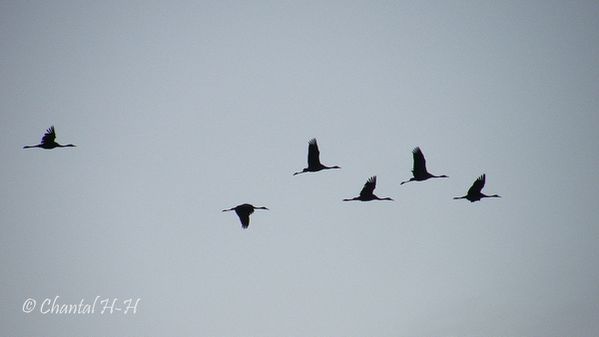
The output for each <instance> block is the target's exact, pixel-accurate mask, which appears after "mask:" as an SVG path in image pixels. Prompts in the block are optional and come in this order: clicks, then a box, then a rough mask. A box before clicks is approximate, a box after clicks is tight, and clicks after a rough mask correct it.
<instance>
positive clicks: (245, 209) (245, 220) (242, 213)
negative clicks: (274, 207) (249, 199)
mask: <svg viewBox="0 0 599 337" xmlns="http://www.w3.org/2000/svg"><path fill="white" fill-rule="evenodd" d="M255 209H266V210H268V208H266V207H256V206H254V205H250V204H241V205H237V206H235V207H233V208H229V209H223V212H228V211H235V213H237V216H238V217H239V220H240V221H241V227H242V228H244V229H246V228H248V226H249V225H250V214H252V213H254V210H255Z"/></svg>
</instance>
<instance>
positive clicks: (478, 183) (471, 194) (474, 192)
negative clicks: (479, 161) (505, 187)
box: [453, 173, 501, 202]
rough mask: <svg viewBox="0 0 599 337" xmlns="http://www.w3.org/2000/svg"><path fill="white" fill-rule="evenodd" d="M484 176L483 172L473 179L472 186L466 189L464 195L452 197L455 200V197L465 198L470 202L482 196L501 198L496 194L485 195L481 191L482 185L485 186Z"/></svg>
mask: <svg viewBox="0 0 599 337" xmlns="http://www.w3.org/2000/svg"><path fill="white" fill-rule="evenodd" d="M485 178H486V177H485V174H484V173H483V175H481V176H480V177H478V179H476V180H475V181H474V183H473V184H472V186H470V188H469V189H468V193H466V195H464V196H461V197H453V198H454V199H456V200H457V199H467V200H470V202H475V201H479V200H480V199H482V198H501V197H500V196H499V195H497V194H493V195H485V194H483V193H482V192H481V190H482V189H483V187H485Z"/></svg>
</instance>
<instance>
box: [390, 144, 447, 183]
mask: <svg viewBox="0 0 599 337" xmlns="http://www.w3.org/2000/svg"><path fill="white" fill-rule="evenodd" d="M412 155H413V157H414V168H413V169H412V175H413V177H412V178H410V180H406V181H402V182H401V184H400V185H403V184H405V183H409V182H410V181H424V180H427V179H429V178H449V177H448V176H446V175H444V174H443V175H440V176H436V175H433V174H430V173H428V171H427V170H426V159H424V154H423V153H422V151H421V150H420V148H419V147H415V148H414V150H412Z"/></svg>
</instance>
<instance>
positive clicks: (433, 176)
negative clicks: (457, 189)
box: [430, 174, 449, 178]
mask: <svg viewBox="0 0 599 337" xmlns="http://www.w3.org/2000/svg"><path fill="white" fill-rule="evenodd" d="M430 177H431V178H449V177H448V176H446V175H444V174H442V175H440V176H436V175H432V174H431V175H430Z"/></svg>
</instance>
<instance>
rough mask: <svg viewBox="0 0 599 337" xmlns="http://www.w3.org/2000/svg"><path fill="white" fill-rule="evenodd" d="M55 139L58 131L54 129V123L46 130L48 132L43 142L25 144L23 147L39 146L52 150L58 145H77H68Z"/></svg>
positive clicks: (68, 145)
mask: <svg viewBox="0 0 599 337" xmlns="http://www.w3.org/2000/svg"><path fill="white" fill-rule="evenodd" d="M55 139H56V131H54V125H52V126H51V127H50V128H48V130H46V133H45V134H44V136H43V137H42V141H41V143H39V144H37V145H25V146H23V148H24V149H31V148H34V147H39V148H42V149H46V150H51V149H53V148H56V147H75V145H73V144H67V145H61V144H58V143H57V142H56V141H55Z"/></svg>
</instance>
